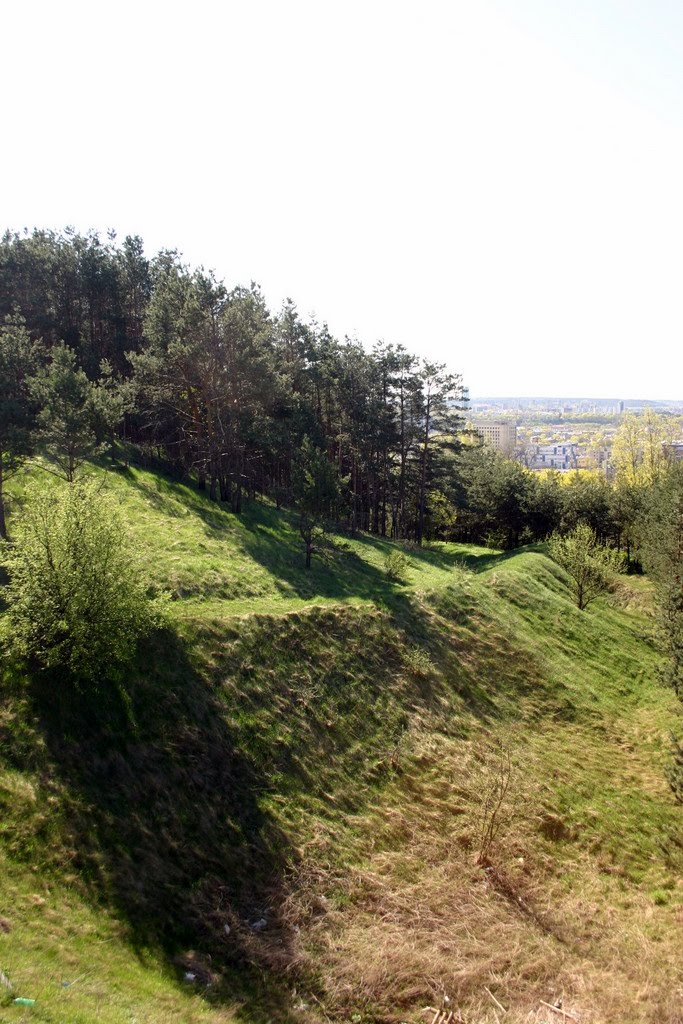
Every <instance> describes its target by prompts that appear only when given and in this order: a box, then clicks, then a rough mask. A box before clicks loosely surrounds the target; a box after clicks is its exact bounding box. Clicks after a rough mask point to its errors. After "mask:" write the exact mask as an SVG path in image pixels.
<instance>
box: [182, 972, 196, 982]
mask: <svg viewBox="0 0 683 1024" xmlns="http://www.w3.org/2000/svg"><path fill="white" fill-rule="evenodd" d="M196 980H197V975H196V974H194V973H193V972H192V971H185V981H196Z"/></svg>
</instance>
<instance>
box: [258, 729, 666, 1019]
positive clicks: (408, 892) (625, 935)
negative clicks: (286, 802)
mask: <svg viewBox="0 0 683 1024" xmlns="http://www.w3.org/2000/svg"><path fill="white" fill-rule="evenodd" d="M417 747H418V749H419V751H420V753H419V755H416V756H415V757H414V758H413V759H412V760H411V761H410V763H407V764H406V765H405V770H404V772H403V773H401V774H399V776H398V777H397V778H396V780H395V783H394V785H393V787H392V794H391V800H390V801H388V802H385V801H384V800H383V802H382V806H377V807H374V808H372V809H371V810H370V811H369V812H367V813H366V814H365V815H364V816H363V817H358V818H355V819H351V820H350V821H349V822H348V829H350V830H351V832H352V833H353V835H354V836H355V837H356V838H355V840H354V841H353V842H352V844H351V846H350V847H348V848H346V849H344V851H343V856H342V857H341V858H340V850H339V847H338V844H339V842H348V840H346V839H343V838H342V836H341V833H340V832H339V830H337V832H336V833H335V832H333V831H331V830H330V831H329V832H325V830H324V829H320V830H319V832H318V834H317V835H316V837H315V839H314V840H313V841H312V843H311V845H310V847H308V848H307V849H306V850H305V851H304V852H305V855H306V856H305V858H304V864H305V865H307V867H306V869H305V870H304V872H303V873H301V874H300V875H299V876H298V877H297V879H296V881H295V884H294V885H293V886H292V890H291V894H290V896H289V898H288V900H287V901H286V903H285V905H284V906H283V907H282V908H281V927H282V928H283V929H286V930H287V931H289V932H290V933H291V931H292V930H294V931H295V932H298V936H297V942H296V954H295V956H294V957H293V959H290V960H289V961H288V963H287V964H285V963H283V959H282V956H281V955H278V949H280V950H281V949H282V944H281V940H278V939H277V937H276V936H275V935H273V936H272V937H271V939H270V940H269V946H270V954H271V955H273V956H274V957H275V958H276V960H277V961H278V965H279V967H280V968H281V969H283V968H284V969H288V970H291V971H292V972H293V975H296V974H297V973H298V972H301V971H304V972H305V973H307V974H308V975H309V976H315V977H316V978H317V986H318V987H317V991H318V993H319V998H320V1007H322V1008H323V1010H324V1014H325V1015H326V1016H327V1017H328V1018H330V1019H334V1020H341V1019H345V1020H349V1019H351V1020H359V1021H365V1020H382V1021H391V1022H398V1021H403V1020H414V1021H423V1022H425V1024H430V1021H431V1017H430V1015H429V1012H428V1011H426V1010H425V1007H429V1006H431V1007H438V1006H441V1005H443V1001H444V998H445V997H447V999H448V1003H447V1004H446V1005H447V1006H448V1007H449V1008H451V1009H453V1010H454V1011H457V1013H459V1014H460V1015H461V1019H462V1020H463V1021H466V1022H470V1024H474V1022H477V1024H484V1022H491V1024H493V1022H495V1021H503V1020H504V1021H506V1022H510V1024H521V1022H522V1021H525V1022H534V1021H535V1022H542V1021H549V1020H556V1021H561V1020H567V1019H568V1018H563V1017H561V1016H560V1015H559V1014H555V1013H553V1011H552V1010H551V1009H549V1008H548V1007H546V1006H544V1005H543V1004H542V1002H541V1001H542V1000H543V1001H545V1002H546V1003H555V1001H556V1000H558V999H559V1000H561V1001H562V1005H563V1007H564V1008H565V1009H566V1010H567V1011H569V1012H571V1013H572V1014H574V1015H575V1017H576V1018H577V1019H578V1020H580V1021H581V1022H584V1024H587V1022H590V1024H608V1022H609V1024H617V1022H619V1024H628V1022H633V1024H636V1022H643V1024H644V1022H653V1024H654V1022H655V1021H656V1022H658V1024H680V1022H681V1021H683V1015H682V1010H681V1006H682V1005H683V1003H682V1000H683V986H682V984H681V975H680V949H679V948H678V943H677V936H678V938H680V924H679V926H678V927H679V931H678V932H677V925H676V920H675V916H676V914H677V913H678V914H679V915H680V914H681V911H680V908H679V909H678V910H676V908H675V907H655V906H654V905H653V903H652V900H651V899H650V898H649V897H648V896H647V894H646V893H644V892H642V891H640V890H639V889H638V887H637V886H629V885H627V884H626V883H625V882H624V879H623V877H622V875H621V873H620V872H619V871H618V870H613V871H610V870H608V868H609V865H607V864H606V863H602V862H601V861H600V859H599V858H596V857H593V856H590V855H587V854H585V853H584V852H582V851H581V850H579V849H572V843H571V840H570V839H569V838H568V835H569V834H568V832H567V830H566V829H565V827H564V825H563V823H562V822H561V821H560V820H559V819H558V817H557V816H552V815H549V814H548V812H547V811H546V810H544V808H543V804H542V799H543V785H542V778H541V776H540V773H541V772H542V763H541V762H540V761H539V760H538V758H537V757H536V755H534V754H532V753H531V751H530V750H526V751H525V753H524V757H525V768H526V771H525V773H524V776H523V781H522V776H521V775H520V777H519V778H518V779H517V781H516V783H515V784H514V785H513V786H512V787H511V794H510V798H509V800H508V802H507V804H506V807H505V823H504V827H503V828H502V830H501V832H500V834H499V835H498V838H497V840H496V842H495V844H494V845H493V847H492V849H491V850H490V855H489V858H488V861H487V862H486V864H485V866H483V867H482V866H479V865H478V864H477V852H478V850H477V842H478V836H479V834H480V826H481V820H480V818H481V813H482V804H483V802H484V797H485V792H484V788H483V783H484V782H485V778H486V763H487V759H486V752H487V751H488V750H490V738H487V737H485V736H483V737H479V738H478V739H477V740H476V741H472V742H470V743H468V744H463V743H459V744H456V743H454V742H453V741H449V740H446V739H439V738H435V737H434V736H431V737H427V736H422V737H421V738H420V740H419V741H418V743H417ZM482 752H483V753H482ZM517 756H519V754H518V755H517ZM348 829H347V831H348ZM549 843H551V844H554V845H555V846H558V845H561V844H562V845H564V846H567V847H569V848H570V850H569V852H570V854H571V857H572V871H571V875H572V884H571V885H569V884H568V882H567V878H566V877H565V875H564V874H563V871H562V867H561V859H558V858H557V857H556V856H554V850H550V849H549V848H548V847H549ZM341 860H346V861H348V862H352V863H353V867H343V866H342V865H341ZM278 942H279V943H280V944H279V945H278ZM291 952H293V951H292V950H290V953H291ZM263 953H264V948H263V946H262V947H261V949H260V954H261V955H263ZM487 990H488V991H487ZM496 1000H497V1001H498V1002H499V1003H500V1004H502V1005H503V1006H504V1007H505V1010H506V1012H505V1014H503V1013H502V1012H501V1010H500V1008H499V1007H498V1006H497V1005H496ZM320 1007H317V1009H318V1010H319V1009H320ZM432 1016H433V1014H432ZM455 1019H456V1020H457V1017H456V1018H455ZM453 1024H455V1020H454V1021H453Z"/></svg>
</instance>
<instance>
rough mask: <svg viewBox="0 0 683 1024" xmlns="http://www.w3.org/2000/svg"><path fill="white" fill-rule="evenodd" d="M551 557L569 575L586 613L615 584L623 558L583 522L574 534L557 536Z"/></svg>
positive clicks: (574, 530) (551, 549)
mask: <svg viewBox="0 0 683 1024" xmlns="http://www.w3.org/2000/svg"><path fill="white" fill-rule="evenodd" d="M548 548H549V551H550V556H551V558H553V559H554V560H555V561H556V562H557V564H558V565H560V566H561V567H562V568H563V569H564V571H565V572H566V573H567V575H568V576H569V579H570V584H571V589H572V593H573V595H574V600H575V601H576V605H577V607H578V608H580V609H581V610H583V609H584V608H586V607H587V606H588V605H589V604H590V602H591V601H593V600H594V599H595V598H596V597H598V595H599V594H602V593H604V592H605V591H606V590H608V589H609V588H610V586H611V585H612V581H613V580H614V576H615V573H617V572H618V571H619V569H620V568H621V565H622V559H621V556H620V555H618V554H617V552H616V551H613V550H611V549H610V548H606V547H605V546H604V545H602V544H600V543H599V542H598V538H597V537H596V535H595V533H594V531H593V530H591V528H590V526H588V525H586V524H585V523H579V524H578V526H576V527H575V528H574V529H573V530H572V531H571V532H570V533H567V534H566V535H564V536H562V535H561V534H559V533H554V534H553V535H552V537H551V538H550V541H549V544H548Z"/></svg>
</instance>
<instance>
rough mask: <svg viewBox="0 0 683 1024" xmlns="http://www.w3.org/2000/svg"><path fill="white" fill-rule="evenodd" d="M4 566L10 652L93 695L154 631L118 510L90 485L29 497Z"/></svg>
mask: <svg viewBox="0 0 683 1024" xmlns="http://www.w3.org/2000/svg"><path fill="white" fill-rule="evenodd" d="M14 533H15V537H14V541H13V543H12V544H11V545H9V544H7V545H4V546H3V548H4V550H0V557H1V559H2V562H3V563H4V565H5V567H6V568H7V570H8V571H9V584H8V586H7V603H8V618H9V624H10V633H9V646H10V649H11V652H12V653H13V654H14V655H15V656H18V657H20V658H25V659H26V660H27V661H28V662H29V664H31V665H33V666H34V667H37V668H39V669H56V670H59V671H60V673H62V674H63V677H64V681H65V682H70V683H72V684H74V685H75V686H76V687H80V688H83V687H88V688H93V687H94V688H97V686H98V685H99V684H100V683H101V682H102V681H109V680H111V679H112V678H115V677H116V676H117V675H118V674H119V671H120V669H121V667H122V666H123V665H125V664H126V663H127V662H129V661H130V660H131V658H132V657H133V654H134V652H135V648H136V644H137V642H138V640H139V639H140V638H141V637H142V636H143V635H145V634H146V633H148V632H149V631H150V630H151V629H152V628H153V626H154V625H155V623H156V622H157V621H158V611H157V609H156V606H155V603H154V602H152V601H150V600H149V598H148V597H147V588H146V583H145V580H144V577H143V575H142V572H141V570H140V568H139V567H138V566H137V564H136V563H135V561H134V560H133V558H132V557H131V554H130V550H129V548H130V545H129V542H128V538H127V537H126V534H125V531H124V528H123V523H122V521H121V517H120V514H119V513H118V510H117V509H116V506H115V504H114V502H113V501H112V500H111V499H110V498H109V497H108V496H107V495H105V494H103V493H102V492H101V491H98V490H97V489H96V488H95V486H94V485H92V484H85V483H75V484H72V485H71V486H70V487H67V488H65V487H63V486H62V487H60V488H59V489H54V490H53V489H51V490H48V491H42V492H41V493H34V494H33V495H32V496H31V498H30V500H29V501H28V503H27V505H26V507H25V509H24V510H23V511H22V513H21V515H20V516H18V517H17V521H16V527H15V531H14Z"/></svg>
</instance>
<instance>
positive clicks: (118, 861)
mask: <svg viewBox="0 0 683 1024" xmlns="http://www.w3.org/2000/svg"><path fill="white" fill-rule="evenodd" d="M145 653H146V655H147V659H148V661H147V664H148V666H149V669H148V671H147V672H146V673H145V674H144V676H143V675H142V674H140V675H139V677H138V678H136V679H135V680H133V681H132V682H131V683H130V685H129V689H128V693H129V698H128V699H126V700H122V699H121V698H120V697H115V696H111V695H109V696H108V695H107V693H106V691H104V690H103V691H102V693H101V694H99V695H98V696H97V697H96V698H93V697H91V698H90V699H88V700H86V699H83V698H78V697H77V696H76V695H75V694H74V691H73V690H70V691H69V690H67V689H66V687H65V685H63V684H62V685H61V686H60V685H59V682H60V681H59V680H55V679H52V680H50V681H48V680H46V679H43V680H41V681H34V683H33V685H32V699H33V703H34V707H35V709H36V711H37V713H38V715H39V718H40V722H41V727H42V730H43V733H44V737H45V741H46V744H47V747H48V750H49V754H50V759H51V761H52V764H53V766H54V770H55V772H56V774H57V775H58V777H59V779H60V780H61V782H62V783H63V784H64V786H65V789H66V792H67V794H68V795H67V796H66V798H65V807H66V814H67V820H68V827H69V830H70V834H71V839H72V843H73V848H74V850H75V851H76V853H75V859H74V863H73V869H74V870H77V871H78V872H79V874H80V875H81V877H82V878H84V879H86V881H87V884H88V886H89V887H90V889H91V891H92V893H93V896H94V897H95V898H96V899H97V900H98V901H99V900H104V901H105V902H107V903H108V904H109V905H111V906H112V907H114V908H115V910H116V911H117V913H118V915H120V917H121V918H122V919H123V920H124V921H125V922H126V924H127V926H128V929H129V938H130V941H131V943H132V945H133V946H134V948H136V949H139V950H140V951H142V950H144V949H145V948H149V947H152V948H160V949H161V950H162V951H163V952H164V953H165V954H166V956H167V957H168V958H169V962H170V963H172V964H175V967H176V970H177V971H178V976H179V978H180V979H181V980H182V979H183V975H184V971H185V970H186V969H187V961H186V960H182V959H179V957H180V956H181V954H183V955H184V954H185V953H187V951H188V950H193V951H196V954H197V957H198V960H197V962H198V964H199V968H198V971H199V975H198V979H201V978H203V973H202V972H203V971H204V969H205V968H207V969H213V970H215V971H221V969H222V968H223V969H224V970H225V971H226V972H227V973H226V974H225V975H224V981H223V983H221V982H220V980H217V981H216V982H215V983H214V984H212V986H211V987H210V989H209V990H208V992H207V997H208V998H210V999H211V1000H212V1001H221V1000H222V999H223V998H225V1000H226V1001H230V1002H234V1001H235V1000H236V999H237V1000H239V999H240V998H248V999H249V1000H250V1003H251V1004H252V1005H253V1003H254V998H255V995H254V993H255V991H257V990H258V991H259V992H262V993H264V995H263V998H264V999H267V1005H266V1003H264V1004H263V1006H262V1007H261V1009H262V1012H263V1016H264V1018H269V1017H270V1015H271V1013H274V1014H276V1016H277V1018H278V1020H280V1021H282V1020H286V1019H288V1017H289V1012H290V1002H291V1000H290V998H289V997H288V996H287V990H286V987H285V985H284V978H280V977H278V976H277V972H276V973H275V974H273V966H272V963H273V958H272V955H271V954H272V947H273V946H274V945H277V956H278V960H279V962H280V963H282V964H287V963H288V961H292V962H293V961H294V959H295V953H294V951H293V949H292V944H293V942H294V940H295V936H294V933H293V932H292V931H291V930H289V929H287V928H285V927H281V926H280V923H279V922H278V919H277V909H276V908H277V907H278V906H280V904H281V903H282V887H283V885H284V884H285V875H286V870H287V865H288V864H290V865H291V864H292V863H293V862H294V861H295V856H294V854H293V851H292V850H291V849H290V847H289V844H288V841H287V838H286V836H285V835H284V834H283V833H282V831H281V830H280V829H279V828H278V827H277V825H276V824H275V822H274V821H273V819H272V818H271V817H270V816H269V814H268V813H267V812H265V811H264V810H263V808H262V806H261V797H262V796H263V794H264V793H265V792H266V791H267V790H268V788H269V780H268V779H267V778H266V776H265V774H264V773H263V772H262V771H261V770H259V769H257V768H256V767H255V766H254V765H253V764H252V763H250V762H249V761H248V760H247V758H246V757H245V756H244V754H243V753H241V752H240V751H239V750H238V749H237V743H236V741H235V738H234V736H233V735H232V734H231V730H230V727H229V725H228V724H227V722H226V720H225V709H224V707H222V706H221V702H220V700H219V699H218V698H217V696H216V695H215V693H214V692H213V691H212V689H211V688H210V686H209V685H208V684H207V682H206V681H204V680H202V679H201V678H200V677H199V676H198V675H197V673H196V672H195V671H194V670H193V668H192V666H191V665H190V662H189V660H188V658H187V655H186V652H185V650H184V647H183V645H182V643H181V642H180V641H179V640H178V639H177V638H176V637H174V636H173V635H172V634H170V633H165V634H164V635H159V636H157V637H155V638H154V640H153V641H152V642H151V643H150V645H149V647H148V650H147V651H146V652H145ZM260 921H261V922H262V921H265V922H267V924H266V925H263V926H261V925H259V926H258V928H257V929H254V928H253V927H252V926H253V924H254V923H255V922H260ZM261 927H262V928H263V932H262V933H261V930H260V929H261ZM211 965H213V968H211ZM169 969H170V968H169ZM264 980H267V984H266V985H264V984H263V982H264ZM257 998H258V997H257ZM257 1016H258V1014H257Z"/></svg>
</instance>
